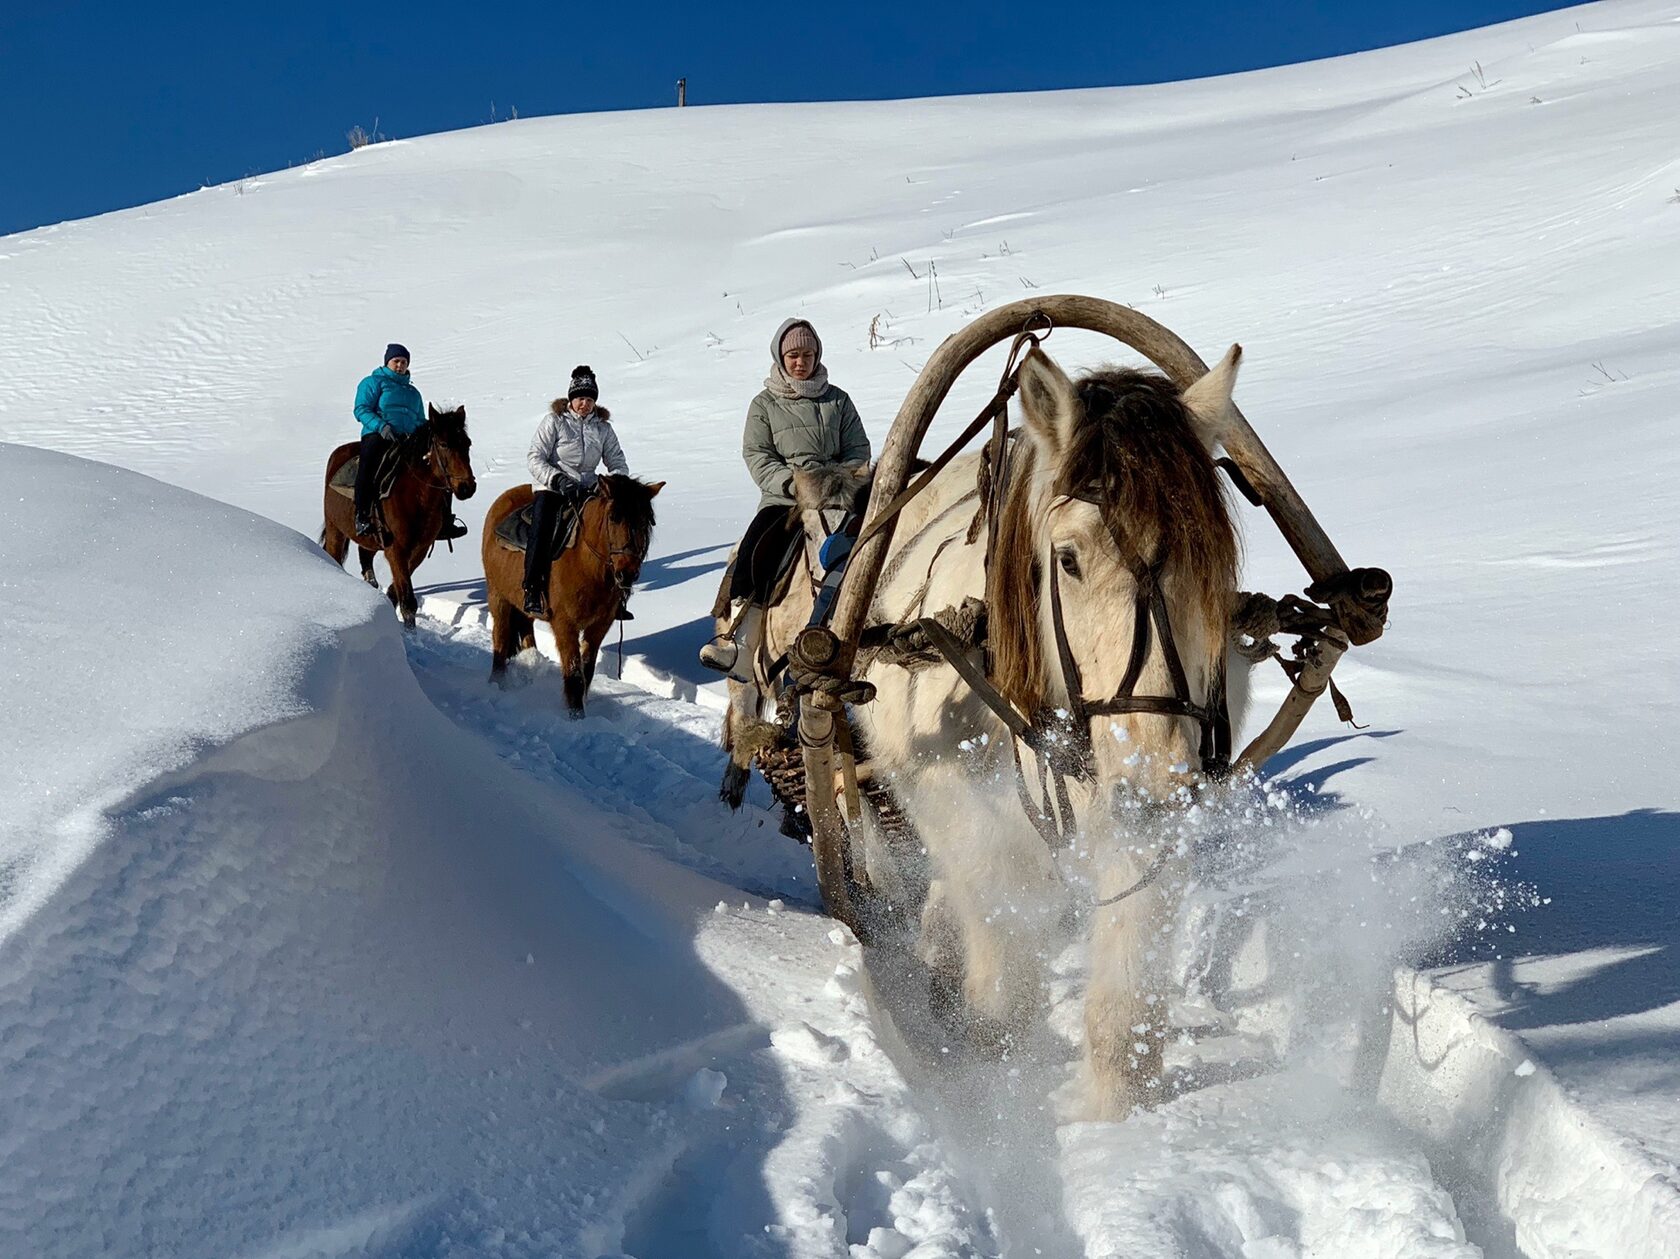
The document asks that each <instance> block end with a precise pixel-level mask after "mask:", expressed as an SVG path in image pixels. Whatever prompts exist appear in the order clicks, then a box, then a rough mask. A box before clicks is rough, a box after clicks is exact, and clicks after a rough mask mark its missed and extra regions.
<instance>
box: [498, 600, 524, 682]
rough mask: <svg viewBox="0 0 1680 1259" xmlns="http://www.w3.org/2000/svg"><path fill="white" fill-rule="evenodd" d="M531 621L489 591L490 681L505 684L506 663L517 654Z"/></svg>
mask: <svg viewBox="0 0 1680 1259" xmlns="http://www.w3.org/2000/svg"><path fill="white" fill-rule="evenodd" d="M530 626H531V620H530V618H529V617H527V616H526V615H525V613H524V612H523V611H522V610H521V609H520V608H518V607H516V606H515V605H514V604H513V603H511V602H510V601H509V600H507V599H504V598H502V596H501V594H500V593H499V592H498V591H496V590H495V589H494V588H492V589H491V591H490V680H491V681H492V682H495V683H497V684H498V685H505V684H506V682H507V662H508V661H509V660H511V659H512V658H513V657H514V656H517V655H518V654H519V650H520V648H519V640H520V636H521V634H523V633H527V632H529V630H530Z"/></svg>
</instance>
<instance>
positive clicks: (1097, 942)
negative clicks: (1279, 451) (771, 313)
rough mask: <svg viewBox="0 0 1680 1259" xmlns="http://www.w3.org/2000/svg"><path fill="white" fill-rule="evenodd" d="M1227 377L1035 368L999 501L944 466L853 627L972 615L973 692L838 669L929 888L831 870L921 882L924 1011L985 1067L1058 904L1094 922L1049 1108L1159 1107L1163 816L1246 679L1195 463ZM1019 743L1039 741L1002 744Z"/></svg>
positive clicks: (1214, 525)
mask: <svg viewBox="0 0 1680 1259" xmlns="http://www.w3.org/2000/svg"><path fill="white" fill-rule="evenodd" d="M1239 356H1240V351H1239V350H1238V348H1237V347H1232V351H1231V353H1230V354H1228V355H1227V356H1226V357H1225V359H1224V360H1222V361H1221V362H1220V363H1219V365H1218V366H1217V367H1215V368H1214V369H1213V370H1212V371H1211V372H1208V373H1207V374H1206V375H1204V376H1203V377H1202V378H1201V379H1200V380H1197V381H1196V382H1195V383H1194V384H1193V385H1191V386H1190V387H1189V388H1187V389H1184V390H1182V391H1181V390H1180V389H1179V387H1178V386H1176V385H1174V384H1173V383H1172V382H1171V381H1170V380H1168V379H1167V378H1166V377H1164V376H1160V375H1156V374H1153V373H1146V372H1139V371H1132V370H1130V369H1116V368H1108V369H1102V370H1098V371H1096V372H1093V373H1090V374H1088V375H1085V376H1083V377H1082V378H1081V379H1080V380H1078V381H1077V382H1075V381H1074V380H1071V379H1070V378H1069V377H1068V376H1067V375H1066V374H1064V373H1063V371H1062V370H1061V368H1060V367H1058V366H1057V365H1056V364H1055V362H1054V361H1053V360H1052V359H1051V358H1050V357H1049V356H1048V355H1047V354H1045V353H1044V352H1043V350H1042V349H1041V348H1038V347H1036V346H1035V347H1034V348H1032V349H1031V350H1030V351H1029V352H1028V353H1027V354H1026V356H1025V358H1024V359H1023V360H1022V362H1021V366H1020V369H1019V374H1018V380H1019V397H1020V403H1021V410H1022V412H1023V414H1024V423H1023V425H1022V428H1021V429H1020V431H1019V432H1018V433H1015V434H1010V435H1009V437H1008V438H1007V439H1005V440H1006V441H1007V443H1008V444H1007V447H1006V449H1007V454H1006V455H1005V456H1004V459H1003V463H1004V469H1005V471H1004V475H1003V476H1002V478H1001V484H1000V486H996V487H994V486H992V483H991V478H990V476H989V475H984V474H985V473H989V472H990V469H991V467H992V466H994V465H992V462H991V454H992V453H994V452H991V451H989V450H988V451H981V452H976V453H971V454H968V455H966V456H961V457H958V458H955V459H954V460H952V461H951V462H950V463H949V464H947V465H946V466H945V467H944V469H943V470H942V471H941V472H940V473H939V474H938V475H937V476H935V477H934V478H933V480H932V481H931V482H930V483H929V485H928V486H927V488H926V489H924V490H923V491H922V492H921V493H920V494H918V495H917V496H915V497H914V498H912V499H911V500H910V501H909V503H908V505H907V506H905V507H904V509H903V511H902V513H901V515H900V516H899V518H898V521H897V523H896V526H895V529H894V533H893V537H892V541H891V543H890V545H889V548H888V550H887V554H886V558H885V565H884V567H883V569H882V570H881V576H880V579H879V581H878V583H877V585H876V586H875V589H874V593H873V597H872V601H871V603H870V605H869V609H868V613H867V616H866V617H865V624H866V626H868V625H873V626H901V625H905V624H907V623H909V622H912V621H916V620H917V619H918V618H921V617H924V616H931V615H935V614H937V613H939V612H941V611H943V610H945V609H957V608H961V607H963V606H964V605H965V601H966V600H983V601H984V606H985V608H986V610H987V617H986V625H987V628H986V631H985V639H984V642H983V645H981V646H975V645H973V644H964V645H963V646H964V647H965V651H964V652H963V653H962V654H965V655H966V656H967V657H968V662H969V665H970V671H971V672H980V671H983V673H984V680H985V681H986V682H988V683H989V684H990V686H991V687H992V688H994V693H993V695H992V696H990V697H986V696H983V695H982V694H981V693H980V691H979V690H978V689H977V688H975V687H974V686H973V685H971V684H970V682H969V681H968V680H965V679H964V678H963V677H962V676H961V675H960V674H959V672H958V670H957V669H956V667H955V666H954V665H952V664H951V663H950V662H949V658H944V659H937V658H936V659H935V660H934V662H933V663H931V664H925V665H924V667H920V668H917V669H914V670H912V669H910V668H906V667H904V665H903V663H902V662H894V661H892V660H890V659H888V658H887V656H886V655H885V654H877V655H875V656H873V657H872V658H871V657H870V656H868V655H867V654H866V655H865V656H863V657H860V659H859V663H858V666H857V673H856V676H857V677H858V678H859V679H861V680H862V681H865V682H867V683H869V684H870V685H871V686H873V688H874V697H873V699H872V701H871V702H868V703H863V704H858V705H856V706H854V708H853V710H852V720H853V722H854V724H855V726H856V729H857V734H858V739H859V744H860V746H862V747H864V748H866V749H867V751H868V755H869V758H870V759H869V765H868V772H869V774H870V775H871V776H872V777H874V778H875V779H876V781H877V782H880V783H884V785H885V786H886V788H887V789H888V791H889V792H890V794H891V796H892V798H893V800H894V802H895V803H896V805H897V806H898V807H900V808H901V809H902V810H903V812H904V814H905V816H907V817H908V818H909V819H910V820H911V822H912V823H913V825H914V828H915V833H916V834H915V837H916V840H917V841H918V844H917V845H915V846H912V848H911V851H912V852H913V851H915V850H916V849H919V850H920V851H925V854H926V859H925V865H926V869H925V871H923V870H915V871H910V870H908V869H907V868H904V861H903V858H904V856H905V853H906V848H905V847H904V846H901V845H892V844H881V843H872V842H871V840H870V837H869V836H868V835H867V834H864V835H861V836H859V835H854V844H853V855H854V858H856V859H857V861H858V865H859V867H860V868H859V870H858V873H859V875H860V877H861V882H862V883H863V884H864V885H866V886H874V887H875V888H877V889H881V888H888V889H892V888H900V889H901V888H904V887H909V886H925V888H926V892H925V896H924V898H923V901H922V905H921V911H920V914H919V915H918V916H917V919H916V921H914V922H913V923H912V924H911V925H910V930H911V933H912V936H913V939H914V948H915V951H916V953H917V954H918V955H919V957H920V958H921V960H922V961H923V962H924V963H925V964H926V966H927V967H928V970H929V972H930V978H931V981H932V989H933V997H934V999H935V1010H936V1012H942V1013H945V1014H946V1015H948V1016H949V1017H950V1018H951V1019H953V1020H955V1021H956V1022H958V1023H959V1024H960V1026H961V1029H962V1030H963V1031H965V1032H966V1033H967V1034H968V1036H969V1037H970V1039H971V1040H972V1041H973V1042H974V1043H975V1044H976V1045H977V1047H982V1048H988V1049H992V1050H996V1049H999V1048H1001V1047H1006V1046H1008V1045H1010V1044H1016V1045H1020V1044H1024V1043H1026V1042H1027V1041H1028V1040H1029V1039H1030V1037H1031V1036H1032V1029H1033V1028H1034V1027H1035V1026H1037V1025H1039V1024H1041V1023H1042V1015H1043V1011H1044V1004H1045V991H1046V982H1045V981H1046V974H1045V966H1046V963H1045V957H1044V956H1043V954H1044V951H1045V945H1046V940H1047V938H1049V937H1051V936H1052V934H1053V933H1055V932H1057V931H1059V930H1060V929H1061V927H1060V924H1062V923H1063V922H1066V921H1068V912H1069V910H1070V909H1076V908H1077V904H1076V902H1075V900H1074V898H1075V897H1076V896H1080V895H1084V896H1088V897H1089V898H1090V899H1091V900H1093V901H1094V902H1095V903H1094V904H1090V903H1087V905H1086V908H1087V909H1088V911H1089V912H1088V913H1087V914H1086V915H1084V919H1083V920H1084V921H1085V922H1086V923H1087V924H1088V927H1087V930H1088V933H1089V938H1088V944H1089V981H1088V986H1087V990H1086V995H1085V1009H1084V1032H1085V1034H1084V1046H1083V1061H1082V1063H1081V1069H1080V1073H1079V1074H1080V1080H1081V1086H1082V1087H1081V1088H1080V1089H1079V1090H1077V1091H1076V1093H1075V1094H1074V1095H1073V1096H1074V1098H1075V1099H1076V1100H1072V1101H1071V1108H1072V1109H1073V1110H1074V1111H1076V1112H1077V1114H1078V1115H1079V1116H1081V1117H1085V1118H1092V1119H1118V1118H1121V1117H1123V1116H1124V1115H1125V1114H1127V1113H1129V1111H1130V1110H1131V1109H1132V1108H1133V1107H1134V1106H1138V1105H1147V1104H1148V1103H1149V1102H1151V1101H1153V1100H1157V1099H1159V1098H1160V1097H1161V1096H1162V1092H1161V1086H1162V1072H1163V1063H1162V1051H1163V1046H1164V1042H1165V1039H1166V1037H1167V1035H1168V1030H1169V1029H1168V1023H1167V1008H1166V1001H1165V999H1164V997H1163V996H1161V995H1159V994H1162V993H1164V992H1165V991H1166V986H1165V982H1164V977H1163V976H1162V975H1161V974H1160V969H1161V967H1162V966H1163V965H1164V963H1163V961H1162V960H1161V959H1162V956H1163V954H1164V949H1163V948H1162V943H1163V942H1162V940H1161V936H1162V934H1163V932H1164V931H1165V930H1166V928H1167V927H1168V926H1169V925H1170V921H1171V915H1172V912H1173V908H1174V904H1173V893H1172V891H1171V889H1172V888H1173V887H1174V886H1175V885H1181V884H1182V881H1183V877H1184V874H1185V873H1186V872H1185V869H1184V865H1185V863H1186V861H1187V858H1186V857H1184V856H1182V855H1178V854H1177V852H1176V849H1177V848H1178V846H1179V844H1180V840H1179V838H1178V837H1177V836H1176V835H1175V834H1174V833H1173V825H1172V809H1173V806H1174V804H1175V803H1184V802H1186V801H1190V800H1194V799H1196V798H1197V796H1196V791H1197V790H1198V787H1199V785H1200V783H1201V782H1202V781H1203V778H1202V770H1203V768H1204V767H1207V768H1208V769H1210V770H1214V769H1217V768H1218V765H1217V760H1218V758H1217V756H1210V755H1209V753H1208V749H1209V738H1208V736H1209V734H1210V732H1211V731H1212V730H1213V729H1215V715H1216V714H1220V713H1224V714H1228V715H1229V720H1230V721H1231V722H1232V723H1235V722H1237V721H1240V714H1241V709H1242V706H1243V703H1244V702H1245V700H1246V682H1245V679H1246V669H1247V662H1246V660H1244V659H1243V658H1241V657H1240V656H1237V655H1235V654H1233V653H1231V652H1230V651H1229V650H1228V648H1229V640H1230V618H1231V609H1232V605H1233V602H1234V600H1235V598H1236V592H1237V574H1238V566H1239V557H1240V541H1239V537H1238V534H1237V529H1236V526H1235V523H1234V521H1233V517H1232V512H1231V507H1230V504H1229V502H1228V501H1227V498H1226V495H1225V491H1224V487H1223V486H1222V484H1221V483H1220V481H1219V479H1218V476H1217V469H1216V465H1215V463H1214V461H1213V455H1212V453H1211V447H1212V445H1213V441H1214V436H1213V435H1214V434H1215V433H1216V432H1217V430H1218V428H1219V424H1220V421H1221V420H1222V418H1223V417H1224V415H1225V413H1226V411H1227V410H1228V409H1231V391H1232V387H1233V385H1234V383H1235V377H1236V370H1237V364H1238V362H1239ZM994 440H997V439H996V438H994ZM796 584H797V583H796ZM796 594H798V592H797V591H791V592H790V595H789V597H790V599H791V598H793V597H795V595H796ZM970 606H972V605H970ZM784 624H785V623H784ZM781 634H785V629H783V630H782V631H781ZM781 634H778V635H776V636H775V641H774V642H772V644H771V645H770V647H769V650H770V651H777V650H781V649H784V648H785V647H786V646H787V641H786V640H785V639H784V638H782V637H781ZM1110 696H1112V697H1115V698H1114V699H1112V700H1111V699H1108V698H1107V697H1110ZM1011 709H1012V710H1013V712H1012V714H1011V717H1012V718H1014V720H1015V724H1012V722H1011V720H1006V718H1005V716H1004V713H1005V712H1008V711H1009V710H1011ZM1022 718H1025V719H1026V721H1025V722H1022V721H1021V719H1022ZM1029 723H1030V725H1029ZM1023 725H1028V728H1029V731H1031V732H1037V731H1047V732H1049V736H1048V737H1043V736H1040V735H1034V736H1033V737H1032V738H1031V741H1030V742H1029V741H1024V740H1023V739H1022V738H1020V737H1018V732H1019V730H1020V729H1021V728H1022V726H1023ZM994 785H995V787H994ZM863 829H864V830H865V831H866V832H867V831H868V830H869V829H870V828H869V827H867V826H866V827H864V828H863ZM1067 846H1071V849H1072V851H1071V853H1068V854H1063V853H1061V852H1060V851H1059V850H1060V849H1061V848H1063V847H1067ZM917 859H919V858H917ZM1064 860H1072V861H1074V862H1077V863H1078V866H1077V867H1076V868H1083V869H1085V870H1087V871H1088V872H1089V876H1090V877H1089V880H1088V881H1089V884H1090V890H1089V891H1088V892H1086V891H1082V890H1081V889H1079V888H1077V887H1075V886H1070V883H1071V882H1073V881H1072V880H1070V878H1069V871H1068V869H1067V868H1065V866H1064ZM895 862H896V863H899V864H900V866H901V868H900V869H899V870H894V869H892V868H891V866H892V864H893V863H895ZM878 863H879V865H878ZM883 867H884V868H883ZM887 899H897V898H896V896H889V897H888V898H887Z"/></svg>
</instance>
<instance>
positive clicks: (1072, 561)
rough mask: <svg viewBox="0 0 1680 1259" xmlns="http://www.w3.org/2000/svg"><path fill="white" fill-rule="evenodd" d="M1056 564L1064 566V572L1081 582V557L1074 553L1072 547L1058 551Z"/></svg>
mask: <svg viewBox="0 0 1680 1259" xmlns="http://www.w3.org/2000/svg"><path fill="white" fill-rule="evenodd" d="M1056 563H1058V564H1060V565H1061V566H1062V571H1063V572H1064V573H1066V574H1067V575H1068V576H1069V577H1071V578H1073V579H1074V580H1075V581H1078V580H1079V557H1078V556H1077V555H1075V554H1074V553H1073V548H1072V547H1066V546H1064V547H1061V548H1059V549H1058V550H1057V551H1056Z"/></svg>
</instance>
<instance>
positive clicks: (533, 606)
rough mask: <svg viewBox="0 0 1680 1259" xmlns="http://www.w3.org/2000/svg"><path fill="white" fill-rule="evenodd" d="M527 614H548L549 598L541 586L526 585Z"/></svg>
mask: <svg viewBox="0 0 1680 1259" xmlns="http://www.w3.org/2000/svg"><path fill="white" fill-rule="evenodd" d="M525 615H526V616H535V617H544V616H547V615H548V599H547V597H546V596H545V594H544V592H543V588H542V587H541V586H526V587H525Z"/></svg>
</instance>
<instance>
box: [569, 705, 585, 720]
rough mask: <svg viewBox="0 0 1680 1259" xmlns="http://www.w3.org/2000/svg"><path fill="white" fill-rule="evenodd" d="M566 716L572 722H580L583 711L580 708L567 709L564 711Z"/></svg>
mask: <svg viewBox="0 0 1680 1259" xmlns="http://www.w3.org/2000/svg"><path fill="white" fill-rule="evenodd" d="M566 716H568V717H570V718H571V719H572V720H573V721H582V720H583V709H581V708H568V709H567V710H566Z"/></svg>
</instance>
